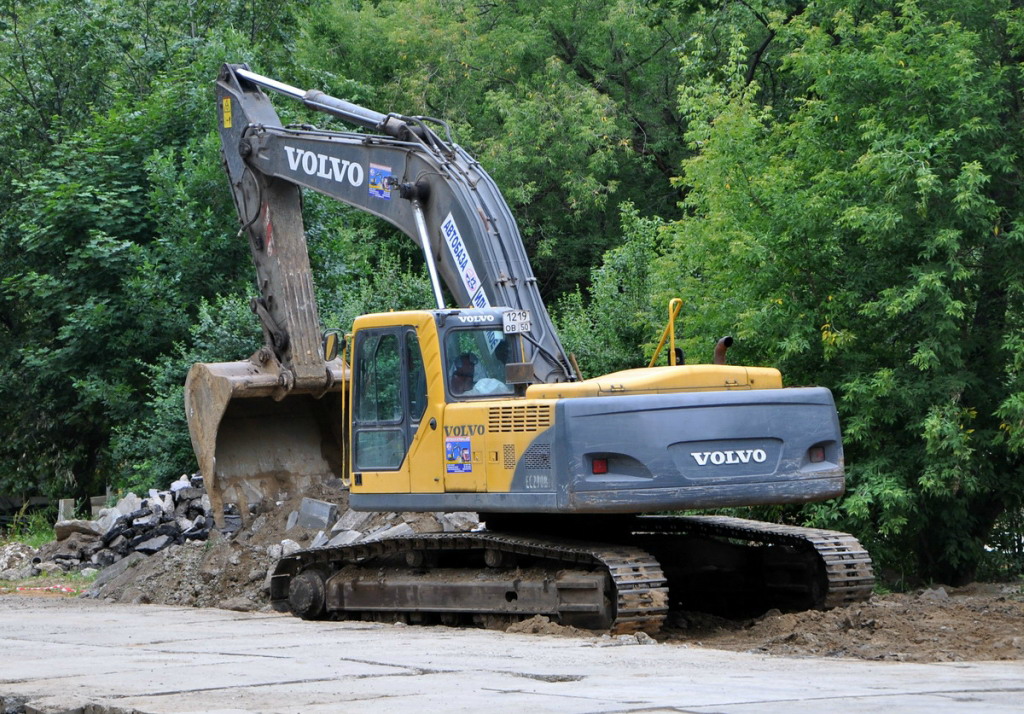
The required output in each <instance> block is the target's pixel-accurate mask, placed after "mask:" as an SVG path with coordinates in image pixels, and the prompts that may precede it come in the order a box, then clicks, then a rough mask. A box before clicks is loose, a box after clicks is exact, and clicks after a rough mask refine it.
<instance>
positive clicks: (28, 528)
mask: <svg viewBox="0 0 1024 714" xmlns="http://www.w3.org/2000/svg"><path fill="white" fill-rule="evenodd" d="M56 516H57V509H56V508H40V509H36V510H33V511H29V510H28V503H27V502H26V503H25V505H24V506H22V508H21V510H20V511H18V512H17V513H16V514H15V515H14V518H13V519H12V520H11V522H10V524H9V525H8V526H7V528H6V529H5V530H4V531H3V532H2V533H0V544H5V543H24V544H25V545H27V546H30V547H32V548H38V547H39V546H41V545H43V544H45V543H49V542H50V541H52V540H53V523H54V520H55V519H56Z"/></svg>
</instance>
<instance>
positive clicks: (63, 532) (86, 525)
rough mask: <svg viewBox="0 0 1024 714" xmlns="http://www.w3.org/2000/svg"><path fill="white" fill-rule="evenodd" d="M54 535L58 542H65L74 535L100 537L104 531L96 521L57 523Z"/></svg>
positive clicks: (54, 526)
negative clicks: (83, 534) (82, 534)
mask: <svg viewBox="0 0 1024 714" xmlns="http://www.w3.org/2000/svg"><path fill="white" fill-rule="evenodd" d="M53 533H54V536H56V538H57V540H65V539H66V538H68V537H69V536H70V535H71V534H72V533H85V534H86V535H94V536H99V535H103V531H102V530H101V529H100V526H99V524H98V523H96V522H95V521H81V520H73V521H57V522H56V523H55V524H54V525H53Z"/></svg>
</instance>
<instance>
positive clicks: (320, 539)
mask: <svg viewBox="0 0 1024 714" xmlns="http://www.w3.org/2000/svg"><path fill="white" fill-rule="evenodd" d="M327 540H328V538H327V536H326V535H324V532H323V531H319V532H318V533H317V534H316V537H315V538H313V542H312V543H310V544H309V547H310V548H319V547H320V546H322V545H327Z"/></svg>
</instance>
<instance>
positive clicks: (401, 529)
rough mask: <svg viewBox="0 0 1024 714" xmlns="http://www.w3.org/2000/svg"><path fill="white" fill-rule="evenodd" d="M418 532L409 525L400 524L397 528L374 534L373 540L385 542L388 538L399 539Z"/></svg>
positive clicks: (393, 527)
mask: <svg viewBox="0 0 1024 714" xmlns="http://www.w3.org/2000/svg"><path fill="white" fill-rule="evenodd" d="M415 532H416V531H414V530H413V529H412V526H410V525H409V524H408V523H404V522H403V523H399V524H398V525H397V526H392V527H391V528H387V529H385V530H382V531H378V532H376V533H374V534H373V537H372V538H371V540H384V539H386V538H397V537H401V536H407V535H413V534H414V533H415Z"/></svg>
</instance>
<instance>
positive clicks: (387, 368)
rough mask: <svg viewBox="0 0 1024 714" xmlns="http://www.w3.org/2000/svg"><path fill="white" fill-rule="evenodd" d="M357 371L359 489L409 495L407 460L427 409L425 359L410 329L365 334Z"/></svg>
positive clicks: (359, 336) (358, 346)
mask: <svg viewBox="0 0 1024 714" xmlns="http://www.w3.org/2000/svg"><path fill="white" fill-rule="evenodd" d="M352 367H353V371H354V375H355V377H354V380H353V386H352V437H353V438H352V471H353V475H354V479H355V482H356V483H355V484H354V485H355V486H357V487H358V486H366V487H368V488H367V490H369V491H372V492H377V493H407V492H409V490H410V482H409V468H408V464H407V463H406V456H407V454H408V453H409V447H410V445H411V444H412V442H413V438H414V437H415V435H416V431H417V430H418V429H419V425H420V421H421V419H422V417H423V413H424V410H425V408H426V405H427V391H426V375H425V372H424V367H423V355H422V353H421V351H420V347H419V342H418V340H417V339H416V333H415V330H414V329H413V328H411V327H408V326H395V327H385V328H370V329H364V330H360V331H359V332H358V333H356V338H355V348H354V351H353V364H352ZM367 481H369V482H372V485H371V483H369V482H367Z"/></svg>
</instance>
